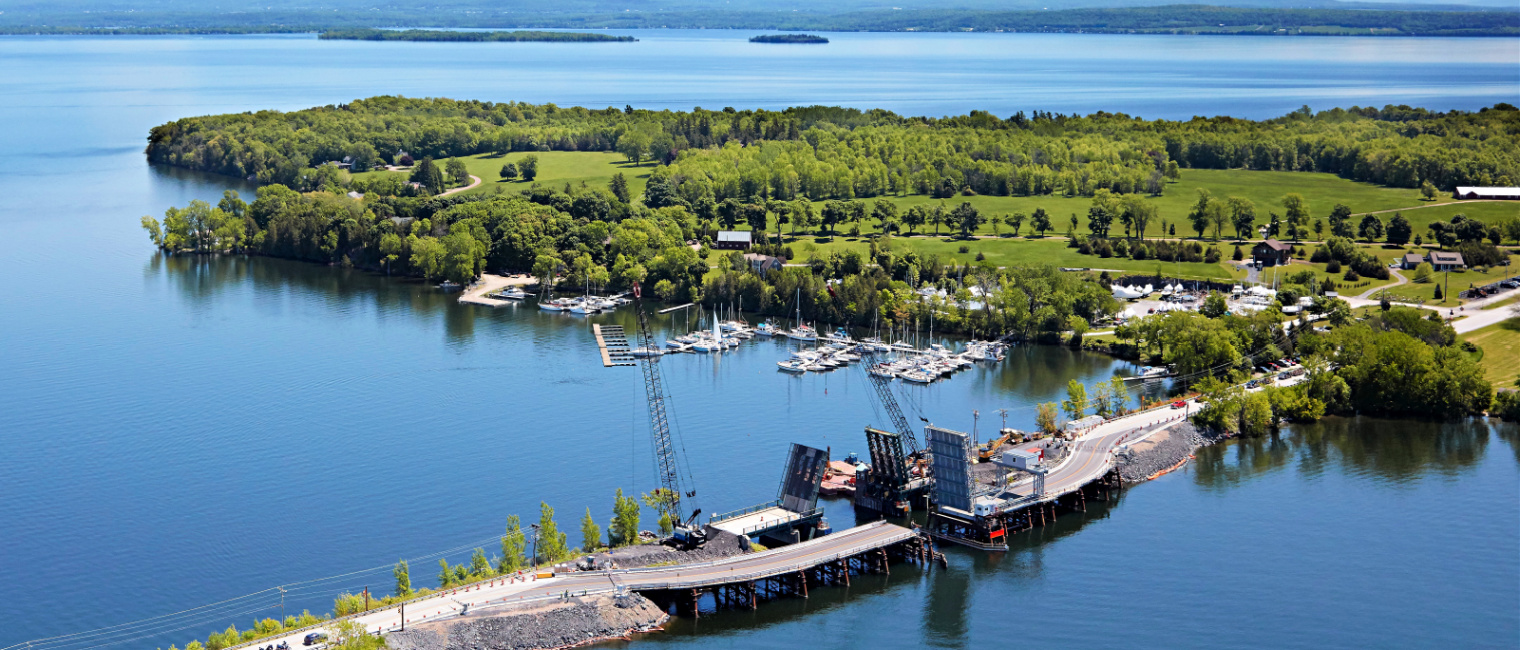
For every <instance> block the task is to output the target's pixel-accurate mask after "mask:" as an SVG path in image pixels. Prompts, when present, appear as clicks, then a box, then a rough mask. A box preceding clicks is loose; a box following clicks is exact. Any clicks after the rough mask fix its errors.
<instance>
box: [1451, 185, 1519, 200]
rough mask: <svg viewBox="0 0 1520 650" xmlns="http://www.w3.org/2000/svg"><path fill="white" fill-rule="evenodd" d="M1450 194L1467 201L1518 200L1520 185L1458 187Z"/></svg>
mask: <svg viewBox="0 0 1520 650" xmlns="http://www.w3.org/2000/svg"><path fill="white" fill-rule="evenodd" d="M1452 196H1454V197H1456V198H1458V199H1465V200H1469V201H1471V200H1474V199H1486V200H1489V201H1520V187H1458V188H1457V191H1456V192H1454V193H1452Z"/></svg>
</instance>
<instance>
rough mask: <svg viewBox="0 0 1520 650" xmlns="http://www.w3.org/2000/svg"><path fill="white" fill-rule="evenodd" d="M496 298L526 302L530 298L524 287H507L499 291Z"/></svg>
mask: <svg viewBox="0 0 1520 650" xmlns="http://www.w3.org/2000/svg"><path fill="white" fill-rule="evenodd" d="M496 297H497V298H500V299H502V300H525V299H527V297H528V292H526V291H523V290H522V287H507V288H505V289H502V290H501V291H498V292H497V293H496Z"/></svg>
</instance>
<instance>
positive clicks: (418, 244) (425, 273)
mask: <svg viewBox="0 0 1520 650" xmlns="http://www.w3.org/2000/svg"><path fill="white" fill-rule="evenodd" d="M407 241H408V242H410V243H411V246H410V248H411V250H412V258H411V260H409V262H408V263H409V264H411V265H412V268H413V269H416V270H418V271H421V272H422V278H423V279H424V280H429V281H431V280H432V279H433V278H436V277H439V276H440V275H442V274H443V270H444V262H445V261H446V259H447V257H448V249H446V248H444V246H443V244H442V243H440V242H439V241H438V240H437V239H434V238H432V237H417V236H416V235H412V236H410V237H408V238H407Z"/></svg>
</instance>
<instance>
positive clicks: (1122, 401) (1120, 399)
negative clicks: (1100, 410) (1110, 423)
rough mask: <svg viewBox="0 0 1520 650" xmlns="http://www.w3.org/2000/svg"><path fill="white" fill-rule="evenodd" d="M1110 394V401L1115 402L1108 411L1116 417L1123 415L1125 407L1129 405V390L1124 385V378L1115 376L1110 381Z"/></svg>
mask: <svg viewBox="0 0 1520 650" xmlns="http://www.w3.org/2000/svg"><path fill="white" fill-rule="evenodd" d="M1108 394H1109V399H1111V400H1113V404H1112V405H1110V406H1109V408H1108V411H1109V412H1110V413H1113V414H1114V415H1121V414H1123V413H1124V406H1125V405H1126V404H1127V403H1129V388H1128V387H1127V386H1125V385H1124V378H1123V377H1120V376H1118V375H1114V376H1113V377H1110V378H1109V379H1108Z"/></svg>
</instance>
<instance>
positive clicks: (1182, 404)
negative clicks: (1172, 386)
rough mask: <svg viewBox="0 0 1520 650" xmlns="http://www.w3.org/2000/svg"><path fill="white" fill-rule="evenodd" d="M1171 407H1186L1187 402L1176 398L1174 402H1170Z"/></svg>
mask: <svg viewBox="0 0 1520 650" xmlns="http://www.w3.org/2000/svg"><path fill="white" fill-rule="evenodd" d="M1172 408H1174V409H1181V408H1187V402H1184V401H1182V400H1177V401H1175V402H1172Z"/></svg>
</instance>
